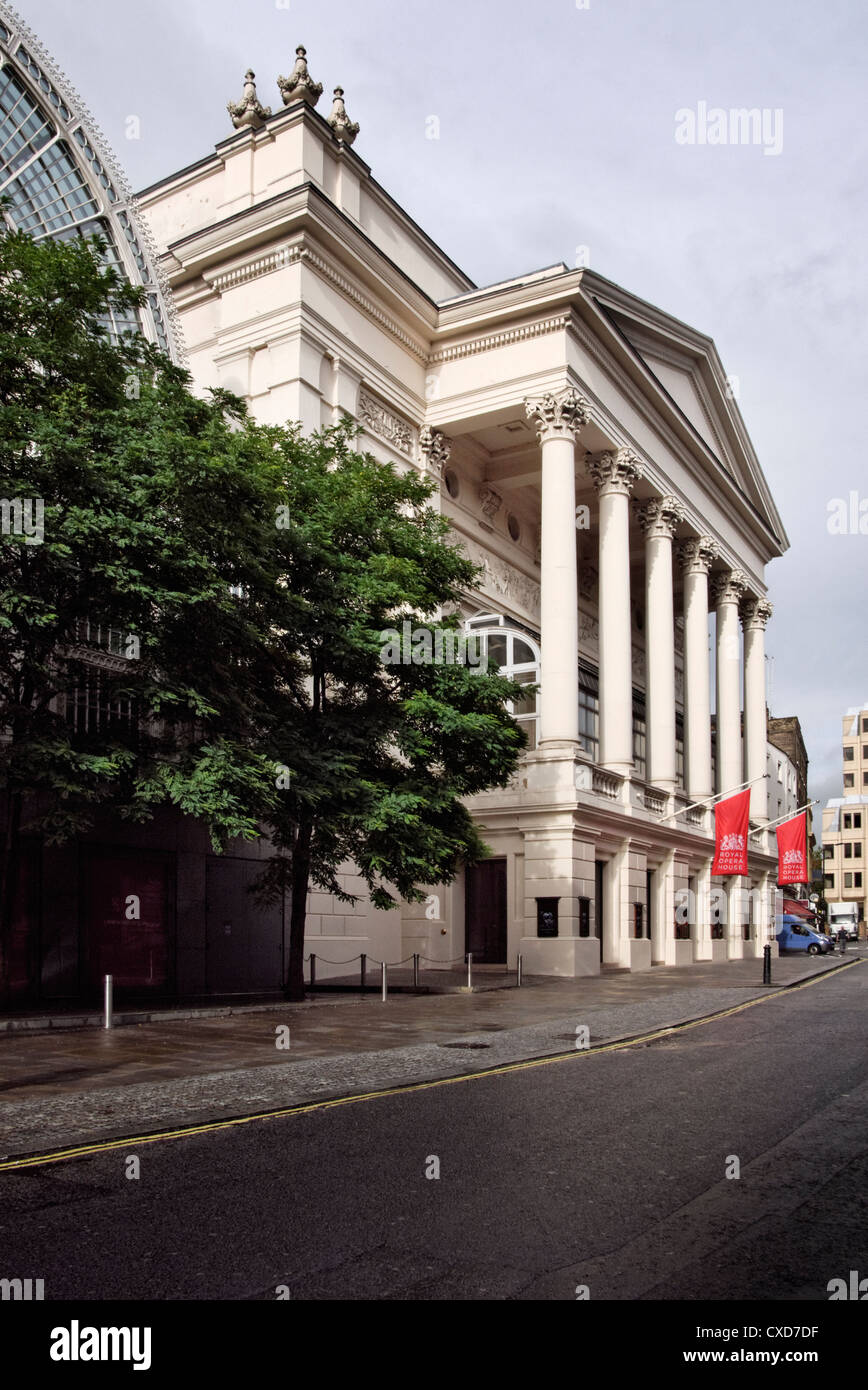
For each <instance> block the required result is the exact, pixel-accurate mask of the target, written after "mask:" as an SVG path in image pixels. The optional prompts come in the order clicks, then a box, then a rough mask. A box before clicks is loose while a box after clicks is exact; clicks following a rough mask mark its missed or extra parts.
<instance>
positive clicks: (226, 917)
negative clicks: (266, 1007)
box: [205, 856, 284, 994]
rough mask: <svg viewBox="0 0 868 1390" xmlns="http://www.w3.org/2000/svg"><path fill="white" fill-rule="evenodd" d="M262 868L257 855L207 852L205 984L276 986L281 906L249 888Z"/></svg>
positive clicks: (211, 987)
mask: <svg viewBox="0 0 868 1390" xmlns="http://www.w3.org/2000/svg"><path fill="white" fill-rule="evenodd" d="M261 871H262V863H261V861H260V860H258V859H232V858H229V857H228V856H227V857H223V856H221V857H219V858H218V857H216V856H209V858H208V861H207V900H206V910H205V918H206V932H207V942H208V964H207V972H206V973H207V989H208V991H209V993H211V994H243V993H246V992H247V991H257V990H278V989H280V986H281V983H282V979H281V974H282V969H283V926H284V924H283V907H282V906H281V904H280V903H268V904H263V903H261V902H260V901H259V900H258V899H257V898H256V897H255V896H254V894H253V893H252V892H251V889H252V887H253V886H254V884H255V882H256V880H257V878H258V877H259V875H260V873H261Z"/></svg>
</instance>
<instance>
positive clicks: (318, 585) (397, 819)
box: [262, 427, 528, 999]
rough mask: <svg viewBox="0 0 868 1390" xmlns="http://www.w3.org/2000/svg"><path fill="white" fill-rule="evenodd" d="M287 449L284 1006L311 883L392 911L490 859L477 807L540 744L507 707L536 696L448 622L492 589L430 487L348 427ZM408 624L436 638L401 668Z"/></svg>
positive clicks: (273, 650)
mask: <svg viewBox="0 0 868 1390" xmlns="http://www.w3.org/2000/svg"><path fill="white" fill-rule="evenodd" d="M272 439H273V445H274V452H275V455H276V456H277V457H278V458H280V459H281V460H282V471H283V488H284V499H285V500H284V506H285V513H284V516H283V520H284V524H283V525H282V526H281V527H280V529H278V532H277V537H276V553H275V558H276V562H277V567H278V568H277V572H276V574H275V582H274V585H273V588H272V596H273V599H274V608H273V610H272V613H271V615H270V618H271V620H270V623H269V625H268V629H267V634H266V633H264V634H263V638H264V640H265V641H266V642H267V645H268V649H269V652H270V655H271V659H272V661H273V664H274V667H275V669H284V670H285V678H284V679H283V681H282V682H281V683H278V684H276V686H275V689H274V692H273V694H274V701H273V704H272V706H271V710H270V713H269V720H268V727H267V728H266V729H265V730H264V738H265V748H266V749H267V753H268V756H269V758H270V759H273V760H274V761H275V762H276V763H277V764H279V765H282V766H283V767H284V768H285V769H286V773H285V776H284V778H283V779H282V780H283V782H284V783H285V785H284V786H283V787H282V789H281V791H280V799H279V802H278V804H277V806H276V807H275V808H273V809H272V810H271V811H270V812H269V813H268V815H267V824H268V828H269V832H270V835H271V839H272V842H273V844H274V846H275V851H276V852H275V854H274V856H273V857H272V859H271V860H270V862H269V864H268V866H267V870H266V873H265V879H264V883H263V885H262V886H263V889H264V891H265V892H266V893H269V892H270V893H279V892H281V891H283V890H284V888H285V887H287V886H289V887H290V888H291V892H292V906H291V928H290V951H289V969H288V976H287V982H286V992H287V994H288V997H289V998H292V999H299V998H303V996H304V981H303V946H304V928H305V912H306V900H307V893H308V887H309V885H310V883H311V882H313V883H314V884H316V885H317V886H318V887H320V888H321V889H323V890H325V891H327V892H330V893H333V894H335V896H336V897H337V898H338V899H339V900H341V901H353V900H354V896H353V895H352V894H348V893H346V892H345V891H344V890H343V889H342V888H341V884H340V881H339V877H338V869H339V867H340V865H341V864H342V863H345V862H351V863H352V864H354V865H355V866H356V868H357V870H358V873H359V874H360V876H361V877H362V878H363V880H364V882H365V884H366V885H367V888H368V891H369V893H370V897H371V900H372V902H373V903H374V905H375V906H377V907H381V908H386V907H391V906H394V905H395V904H396V902H397V900H398V898H404V899H406V900H408V901H414V900H415V901H418V900H420V899H421V898H422V897H423V896H424V895H423V892H422V891H421V889H422V885H425V884H433V883H444V882H449V881H450V880H452V879H453V878H454V876H455V873H456V871H457V869H458V868H459V866H460V864H461V863H462V862H468V861H469V862H472V861H474V860H477V859H479V858H481V857H483V856H484V855H485V854H486V853H487V850H486V847H485V846H484V844H483V843H482V841H481V839H480V837H479V833H478V831H477V829H476V827H475V825H474V823H473V820H472V818H471V816H470V814H469V812H468V811H467V808H466V806H465V805H464V803H463V800H462V798H464V797H467V796H469V795H471V794H473V793H474V792H479V791H481V790H483V789H485V788H487V787H491V786H501V785H504V784H505V783H506V782H507V781H508V779H509V777H510V776H511V774H512V773H513V771H514V770H515V767H516V765H517V761H518V757H519V754H520V752H521V750H522V748H523V747H524V744H525V739H524V735H523V733H522V731H521V729H520V726H519V725H518V724H517V723H516V722H515V720H514V719H513V718H512V717H511V716H510V715H509V714H508V713H507V711H506V703H505V702H506V701H508V700H518V699H520V698H522V696H525V697H526V696H527V694H528V688H527V687H526V686H525V687H521V686H518V685H515V684H513V683H512V682H510V681H507V680H505V679H503V678H502V677H500V676H498V675H497V673H496V670H495V669H494V668H492V669H491V670H489V669H488V667H487V666H486V667H484V668H482V667H481V666H480V665H478V664H475V663H474V662H473V656H474V653H473V652H472V650H471V651H470V652H464V653H461V652H460V651H458V650H455V648H456V647H457V645H458V644H457V643H456V642H455V637H456V635H457V632H458V626H459V625H458V624H457V622H456V620H455V619H454V617H453V618H451V619H449V618H444V619H442V620H440V619H438V615H439V614H441V613H443V612H444V611H449V610H450V609H451V610H453V611H454V607H455V605H457V603H458V601H459V599H460V597H461V595H462V593H463V592H466V591H467V590H468V589H469V588H471V587H472V585H473V582H474V579H475V577H476V574H477V571H476V568H475V566H473V565H472V564H471V563H470V562H469V561H468V560H467V558H466V557H465V556H464V555H463V553H462V552H461V551H460V550H458V549H457V548H456V546H455V545H454V544H453V543H452V542H451V541H450V539H449V537H450V529H449V526H448V523H447V522H446V521H445V520H444V519H443V518H442V517H441V516H440V515H439V514H438V513H436V512H435V511H434V510H433V509H432V507H431V505H430V498H431V493H432V487H431V484H430V483H429V482H428V481H427V480H425V479H423V478H422V477H420V476H419V474H417V473H415V472H413V471H411V470H406V471H404V472H399V471H397V470H396V469H394V468H392V467H390V466H388V465H386V464H383V463H381V462H378V461H377V460H376V459H374V458H372V457H371V456H370V455H369V454H363V453H359V452H356V451H355V450H354V449H353V447H352V433H351V430H350V429H349V428H347V427H337V428H334V429H331V430H326V431H323V432H322V433H321V434H319V435H317V436H314V437H313V438H311V439H303V438H302V437H301V435H300V433H299V432H298V431H297V430H292V429H284V430H279V431H278V430H275V431H273V432H272ZM404 624H407V625H408V627H409V629H410V631H411V632H412V631H414V630H417V629H421V632H419V635H418V640H417V641H416V642H415V643H414V644H413V646H412V648H411V650H410V656H411V657H414V658H415V659H412V660H411V661H410V662H408V663H405V662H404V660H403V659H399V660H398V661H395V660H393V659H390V658H394V657H395V656H398V657H400V658H403V656H404V655H405V654H406V653H405V650H404V643H403V641H402V642H401V643H396V642H395V640H394V638H392V637H390V636H389V633H390V631H391V632H394V633H395V634H397V633H398V631H399V630H400V632H401V636H402V638H403V628H404ZM432 625H433V626H432ZM437 629H439V630H440V631H441V633H442V634H445V633H449V634H450V635H451V637H452V640H453V656H454V657H455V658H456V659H454V660H451V661H450V660H449V659H448V657H449V655H450V653H449V639H448V638H447V637H445V636H444V638H443V639H442V651H441V653H440V655H441V658H442V659H441V660H437V659H436V658H437V655H438V652H437V647H436V639H435V640H426V637H425V634H426V632H427V633H429V634H432V633H433V632H435V631H436V630H437ZM431 657H434V658H435V659H430V658H431ZM468 658H469V659H468Z"/></svg>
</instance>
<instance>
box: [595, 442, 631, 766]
mask: <svg viewBox="0 0 868 1390" xmlns="http://www.w3.org/2000/svg"><path fill="white" fill-rule="evenodd" d="M588 472H589V473H590V475H591V477H592V478H593V480H594V483H595V484H596V488H597V492H598V494H599V498H600V566H599V568H600V762H601V763H602V764H603V766H604V767H607V768H608V769H609V770H610V771H611V772H616V773H618V774H620V776H622V777H626V776H628V775H629V773H630V772H631V771H632V768H633V668H632V652H631V648H630V508H629V498H630V493H631V492H632V490H633V487H634V485H635V483H636V482H637V480H638V479H639V478H641V476H642V465H641V463H640V462H639V460H638V458H637V457H636V455H635V454H634V453H633V451H632V450H631V449H614V450H612V451H610V452H606V453H604V454H598V455H596V457H593V458H591V457H589V458H588Z"/></svg>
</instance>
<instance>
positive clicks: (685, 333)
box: [586, 278, 785, 541]
mask: <svg viewBox="0 0 868 1390" xmlns="http://www.w3.org/2000/svg"><path fill="white" fill-rule="evenodd" d="M586 288H587V289H592V290H593V297H594V300H595V301H596V303H597V306H598V308H600V309H601V310H602V311H603V313H604V314H605V315H606V317H607V318H608V319H609V322H610V323H612V324H613V326H614V327H615V328H616V329H617V331H618V333H619V334H620V336H621V339H622V341H624V342H626V343H627V344H628V345H629V347H630V349H632V352H633V354H634V356H635V358H636V359H638V361H639V362H640V363H641V365H642V367H643V368H644V370H645V372H646V373H648V374H649V376H650V377H652V378H653V380H654V382H655V383H656V384H657V385H658V386H659V388H660V389H661V390H662V391H663V392H664V393H665V395H666V397H667V398H668V400H669V402H670V403H671V405H672V407H673V408H674V409H675V410H677V411H678V413H679V415H680V416H681V418H682V419H683V420H684V421H685V422H686V423H687V424H688V425H689V427H690V429H691V431H692V432H693V433H694V435H695V436H696V437H697V438H698V439H699V440H700V441H701V442H702V444H703V445H704V446H705V448H706V449H708V450H709V451H710V453H711V454H713V455H714V458H715V459H716V461H717V463H718V464H719V465H720V467H721V468H723V469H724V470H725V471H726V472H727V473H728V474H729V475H730V477H731V478H732V479H733V481H734V482H735V484H736V486H737V487H738V488H739V490H740V492H741V493H742V494H743V495H744V496H745V497H746V498H747V499H748V501H749V502H750V504H751V506H752V507H753V508H754V509H755V510H756V511H757V512H758V513H759V514H760V515H761V516H762V517H763V518H764V519H765V521H766V523H767V525H768V526H769V529H770V530H771V531H772V533H773V534H774V535H776V536H777V537H778V538H779V539H781V540H782V541H783V540H785V533H784V529H783V524H782V522H781V519H780V516H779V515H778V512H777V508H776V507H775V504H774V501H773V499H772V496H771V492H770V490H769V486H768V483H767V482H766V480H765V477H764V476H763V472H762V469H761V467H760V464H759V460H758V459H757V457H756V454H755V452H754V449H753V446H752V444H751V442H750V438H749V436H748V433H747V430H746V428H745V424H744V421H743V419H742V417H741V413H740V411H739V409H738V379H737V378H736V377H733V376H727V374H726V372H725V371H724V368H723V364H722V363H721V361H720V357H719V356H718V353H717V349H716V347H715V345H714V343H713V341H712V340H711V338H708V337H706V336H705V335H704V334H702V333H699V332H697V331H696V330H695V329H692V328H689V327H688V326H687V325H686V324H683V323H681V322H680V321H679V320H678V319H675V318H672V317H670V316H669V315H668V314H664V313H663V312H662V311H660V310H659V309H656V308H655V307H654V306H652V305H649V304H646V303H645V302H644V301H643V300H641V299H637V298H635V297H634V296H632V295H629V294H628V293H626V292H625V291H624V290H621V289H620V287H618V286H614V285H611V284H610V282H608V281H602V280H601V279H599V278H598V279H596V281H594V282H593V283H590V282H589V283H588V285H587V286H586Z"/></svg>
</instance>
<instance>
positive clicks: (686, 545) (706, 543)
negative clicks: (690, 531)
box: [678, 536, 720, 574]
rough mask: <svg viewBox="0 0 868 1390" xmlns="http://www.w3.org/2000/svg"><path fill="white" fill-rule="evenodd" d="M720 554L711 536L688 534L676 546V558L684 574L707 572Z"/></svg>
mask: <svg viewBox="0 0 868 1390" xmlns="http://www.w3.org/2000/svg"><path fill="white" fill-rule="evenodd" d="M719 554H720V547H719V545H718V544H717V541H716V540H713V539H712V537H711V536H690V537H689V538H688V539H687V540H686V541H682V542H681V544H680V545H679V547H678V558H679V560H680V561H681V568H682V569H683V570H684V573H685V574H708V572H709V570H710V569H711V566H712V564H713V563H714V561H715V560H716V559H717V557H718V555H719Z"/></svg>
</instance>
